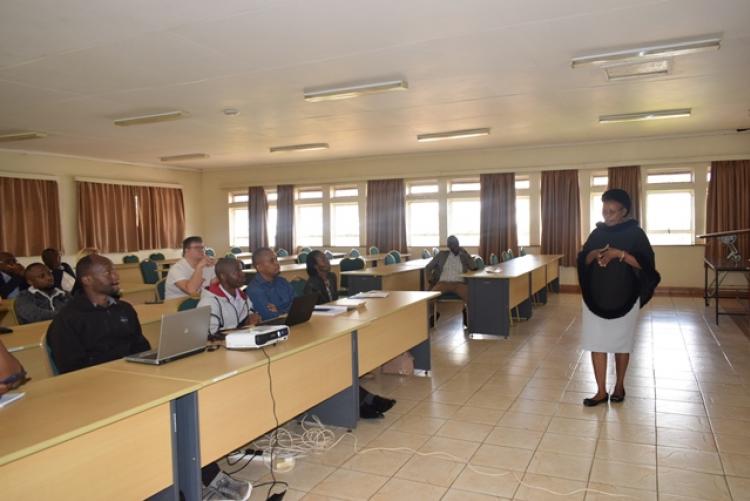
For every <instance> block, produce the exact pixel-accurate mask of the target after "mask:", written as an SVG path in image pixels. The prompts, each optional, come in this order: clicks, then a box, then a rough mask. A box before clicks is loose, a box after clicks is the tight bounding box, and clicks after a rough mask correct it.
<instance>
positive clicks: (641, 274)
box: [578, 219, 661, 319]
mask: <svg viewBox="0 0 750 501" xmlns="http://www.w3.org/2000/svg"><path fill="white" fill-rule="evenodd" d="M607 244H609V246H610V247H614V248H616V249H622V250H625V251H626V252H627V253H628V254H631V255H632V256H633V257H634V258H635V260H636V261H638V264H639V265H640V266H641V269H640V270H638V269H636V268H633V267H632V266H630V265H628V264H627V263H625V262H620V261H619V260H617V259H613V260H612V261H610V262H609V264H608V265H607V266H606V267H604V268H602V267H601V266H599V265H598V264H597V262H596V260H594V261H592V262H591V263H590V264H589V265H588V266H587V265H586V256H587V255H588V253H589V252H591V251H592V250H594V249H601V248H602V247H604V246H606V245H607ZM660 281H661V276H660V275H659V272H657V271H656V263H655V259H654V250H653V249H652V248H651V243H650V242H649V241H648V237H647V236H646V234H645V233H644V232H643V230H642V229H641V228H640V227H639V226H638V221H636V220H634V219H629V220H627V221H624V222H622V223H620V224H617V225H615V226H607V225H605V224H604V223H597V225H596V229H595V230H594V231H592V232H591V235H589V238H588V239H587V240H586V243H585V244H584V245H583V249H582V250H581V252H579V253H578V283H579V284H580V286H581V292H582V293H583V300H584V301H585V303H586V306H588V307H589V309H590V310H591V311H592V312H593V313H595V314H596V315H598V316H600V317H602V318H608V319H612V318H620V317H622V316H624V315H625V314H626V313H627V312H629V311H630V310H631V309H632V308H633V305H634V304H635V302H636V300H637V299H640V300H641V308H643V307H644V306H645V305H646V303H648V302H649V301H650V300H651V297H652V296H653V295H654V289H656V286H657V285H658V284H659V282H660Z"/></svg>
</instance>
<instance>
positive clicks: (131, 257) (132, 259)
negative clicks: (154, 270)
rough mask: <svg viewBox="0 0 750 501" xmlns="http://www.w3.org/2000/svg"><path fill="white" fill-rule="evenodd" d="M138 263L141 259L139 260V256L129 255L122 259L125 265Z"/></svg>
mask: <svg viewBox="0 0 750 501" xmlns="http://www.w3.org/2000/svg"><path fill="white" fill-rule="evenodd" d="M138 261H140V259H138V256H136V255H135V254H128V255H127V256H123V257H122V262H123V263H125V264H133V263H137V262H138Z"/></svg>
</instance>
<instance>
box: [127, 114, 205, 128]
mask: <svg viewBox="0 0 750 501" xmlns="http://www.w3.org/2000/svg"><path fill="white" fill-rule="evenodd" d="M188 116H190V113H188V112H187V111H180V110H175V111H167V112H164V113H154V114H153V115H139V116H136V117H126V118H117V119H115V125H117V126H119V127H127V126H129V125H143V124H153V123H158V122H168V121H170V120H179V119H180V118H185V117H188Z"/></svg>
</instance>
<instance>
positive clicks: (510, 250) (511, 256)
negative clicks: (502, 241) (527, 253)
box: [508, 249, 515, 259]
mask: <svg viewBox="0 0 750 501" xmlns="http://www.w3.org/2000/svg"><path fill="white" fill-rule="evenodd" d="M508 255H509V256H510V258H511V259H513V258H514V257H515V256H513V249H508Z"/></svg>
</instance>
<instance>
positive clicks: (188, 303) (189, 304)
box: [177, 297, 199, 311]
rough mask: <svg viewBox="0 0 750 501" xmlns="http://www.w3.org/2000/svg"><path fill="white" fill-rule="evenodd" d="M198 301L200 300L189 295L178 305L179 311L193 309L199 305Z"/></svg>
mask: <svg viewBox="0 0 750 501" xmlns="http://www.w3.org/2000/svg"><path fill="white" fill-rule="evenodd" d="M198 301H199V300H198V299H196V298H194V297H189V298H187V299H186V300H184V301H183V302H181V303H180V305H179V306H178V307H177V311H185V310H192V309H193V308H195V307H196V306H198Z"/></svg>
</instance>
